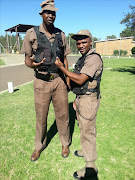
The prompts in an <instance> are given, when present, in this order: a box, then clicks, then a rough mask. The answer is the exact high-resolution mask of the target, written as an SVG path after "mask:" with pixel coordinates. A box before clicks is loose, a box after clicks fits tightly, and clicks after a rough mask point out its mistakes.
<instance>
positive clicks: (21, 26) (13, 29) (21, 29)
mask: <svg viewBox="0 0 135 180" xmlns="http://www.w3.org/2000/svg"><path fill="white" fill-rule="evenodd" d="M32 27H34V25H27V24H18V25H16V26H14V27H11V28H9V29H6V30H5V31H6V32H7V31H10V32H11V33H12V32H16V28H17V32H23V33H24V32H26V31H27V30H28V29H30V28H32Z"/></svg>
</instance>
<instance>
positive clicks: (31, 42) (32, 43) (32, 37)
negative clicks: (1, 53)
mask: <svg viewBox="0 0 135 180" xmlns="http://www.w3.org/2000/svg"><path fill="white" fill-rule="evenodd" d="M36 49H37V38H36V34H35V31H34V28H31V29H29V30H27V32H26V35H25V37H24V40H23V45H22V49H21V52H22V53H25V54H27V55H28V56H32V55H33V51H35V50H36Z"/></svg>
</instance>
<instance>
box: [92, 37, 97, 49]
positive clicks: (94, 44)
mask: <svg viewBox="0 0 135 180" xmlns="http://www.w3.org/2000/svg"><path fill="white" fill-rule="evenodd" d="M92 40H93V48H95V47H96V43H95V41H98V38H96V37H93V38H92Z"/></svg>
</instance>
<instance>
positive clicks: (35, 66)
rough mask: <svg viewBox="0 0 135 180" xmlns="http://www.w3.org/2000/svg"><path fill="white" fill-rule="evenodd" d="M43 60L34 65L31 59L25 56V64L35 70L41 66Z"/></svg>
mask: <svg viewBox="0 0 135 180" xmlns="http://www.w3.org/2000/svg"><path fill="white" fill-rule="evenodd" d="M44 60H45V58H44V59H43V60H42V61H41V62H40V63H35V62H34V60H33V58H31V57H29V56H28V55H25V64H26V66H28V67H29V68H32V69H36V68H38V67H40V66H41V65H42V63H43V62H44Z"/></svg>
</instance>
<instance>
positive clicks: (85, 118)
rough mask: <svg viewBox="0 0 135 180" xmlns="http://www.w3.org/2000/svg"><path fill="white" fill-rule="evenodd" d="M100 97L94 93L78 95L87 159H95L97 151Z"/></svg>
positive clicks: (79, 116)
mask: <svg viewBox="0 0 135 180" xmlns="http://www.w3.org/2000/svg"><path fill="white" fill-rule="evenodd" d="M99 103H100V97H99V99H97V97H96V96H95V97H93V95H82V96H77V98H76V100H75V104H76V115H77V120H78V123H79V127H80V139H81V146H82V151H83V154H84V159H85V161H86V162H87V161H95V160H96V159H97V152H96V114H97V110H98V107H99Z"/></svg>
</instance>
